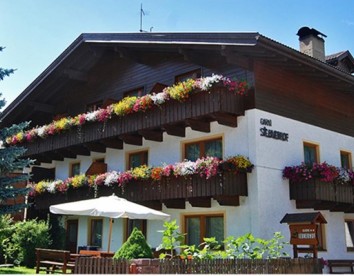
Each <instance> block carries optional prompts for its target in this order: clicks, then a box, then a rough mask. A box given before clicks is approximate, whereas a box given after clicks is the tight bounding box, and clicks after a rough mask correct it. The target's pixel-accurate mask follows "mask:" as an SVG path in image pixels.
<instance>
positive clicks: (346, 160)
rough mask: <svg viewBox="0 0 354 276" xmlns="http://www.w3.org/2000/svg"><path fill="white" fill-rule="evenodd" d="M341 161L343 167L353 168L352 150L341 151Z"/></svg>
mask: <svg viewBox="0 0 354 276" xmlns="http://www.w3.org/2000/svg"><path fill="white" fill-rule="evenodd" d="M340 163H341V167H342V168H344V169H347V170H349V169H351V168H352V155H351V153H350V152H346V151H341V152H340Z"/></svg>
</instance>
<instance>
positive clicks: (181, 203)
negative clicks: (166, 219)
mask: <svg viewBox="0 0 354 276" xmlns="http://www.w3.org/2000/svg"><path fill="white" fill-rule="evenodd" d="M162 203H163V204H165V206H166V207H167V208H172V209H186V201H185V199H184V198H175V199H166V200H163V201H162Z"/></svg>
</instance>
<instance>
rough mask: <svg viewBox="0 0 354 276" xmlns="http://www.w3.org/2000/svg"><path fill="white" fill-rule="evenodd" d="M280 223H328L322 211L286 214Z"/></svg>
mask: <svg viewBox="0 0 354 276" xmlns="http://www.w3.org/2000/svg"><path fill="white" fill-rule="evenodd" d="M280 223H288V224H291V223H311V224H314V223H327V221H326V219H325V218H324V217H323V215H322V214H321V213H320V212H312V213H295V214H286V215H285V216H284V217H283V218H282V220H281V221H280Z"/></svg>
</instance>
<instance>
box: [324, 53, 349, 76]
mask: <svg viewBox="0 0 354 276" xmlns="http://www.w3.org/2000/svg"><path fill="white" fill-rule="evenodd" d="M326 62H327V63H328V64H331V65H333V66H335V67H337V68H338V69H342V70H343V68H341V67H343V65H344V67H345V68H346V70H347V72H348V73H350V74H352V73H354V58H353V56H352V54H351V53H350V52H349V51H341V52H339V53H335V54H332V55H328V56H326ZM341 65H342V66H341Z"/></svg>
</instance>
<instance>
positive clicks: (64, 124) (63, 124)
mask: <svg viewBox="0 0 354 276" xmlns="http://www.w3.org/2000/svg"><path fill="white" fill-rule="evenodd" d="M54 126H55V128H56V129H60V130H63V129H67V128H69V127H70V118H61V119H60V120H58V121H55V122H54Z"/></svg>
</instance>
